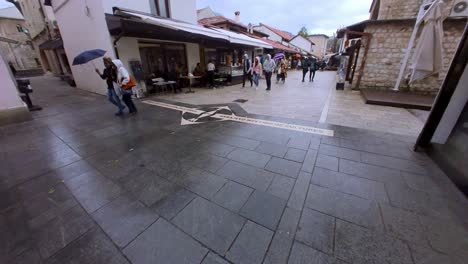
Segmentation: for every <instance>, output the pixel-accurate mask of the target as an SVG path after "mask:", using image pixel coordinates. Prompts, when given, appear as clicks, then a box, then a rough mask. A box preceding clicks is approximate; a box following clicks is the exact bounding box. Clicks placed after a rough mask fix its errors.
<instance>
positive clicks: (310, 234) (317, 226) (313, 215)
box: [296, 208, 335, 254]
mask: <svg viewBox="0 0 468 264" xmlns="http://www.w3.org/2000/svg"><path fill="white" fill-rule="evenodd" d="M334 232H335V218H333V217H331V216H328V215H325V214H322V213H320V212H317V211H313V210H310V209H307V208H305V209H304V210H303V211H302V217H301V220H300V222H299V226H298V228H297V232H296V240H298V241H300V242H302V243H304V244H306V245H308V246H310V247H313V248H315V249H317V250H320V251H322V252H325V253H329V254H332V253H333V240H334V237H335V234H334Z"/></svg>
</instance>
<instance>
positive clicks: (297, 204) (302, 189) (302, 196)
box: [288, 171, 312, 211]
mask: <svg viewBox="0 0 468 264" xmlns="http://www.w3.org/2000/svg"><path fill="white" fill-rule="evenodd" d="M311 178H312V175H311V174H310V173H307V172H303V171H301V172H300V173H299V177H297V180H296V184H295V185H294V188H293V190H292V192H291V195H290V197H289V200H288V207H291V208H294V209H296V210H299V211H301V210H302V208H303V207H304V202H305V200H306V197H307V190H308V189H309V183H310V179H311Z"/></svg>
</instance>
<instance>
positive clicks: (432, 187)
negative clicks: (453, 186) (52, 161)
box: [401, 172, 445, 195]
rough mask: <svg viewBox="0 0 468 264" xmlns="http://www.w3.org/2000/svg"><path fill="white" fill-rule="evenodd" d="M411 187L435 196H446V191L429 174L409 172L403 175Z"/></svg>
mask: <svg viewBox="0 0 468 264" xmlns="http://www.w3.org/2000/svg"><path fill="white" fill-rule="evenodd" d="M401 174H402V176H403V178H404V179H405V182H406V183H407V184H408V186H409V187H411V188H413V189H415V190H418V191H422V192H427V193H429V194H434V195H444V192H445V190H444V189H443V187H442V186H441V185H439V184H437V183H436V182H435V181H434V179H432V177H431V176H430V175H429V174H426V175H421V174H414V173H409V172H402V173H401Z"/></svg>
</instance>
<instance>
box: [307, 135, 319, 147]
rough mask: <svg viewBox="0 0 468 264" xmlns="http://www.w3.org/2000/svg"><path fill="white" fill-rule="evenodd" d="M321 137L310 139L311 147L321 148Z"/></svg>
mask: <svg viewBox="0 0 468 264" xmlns="http://www.w3.org/2000/svg"><path fill="white" fill-rule="evenodd" d="M320 142H321V140H320V137H313V138H311V139H310V145H309V149H313V150H318V149H319V148H320Z"/></svg>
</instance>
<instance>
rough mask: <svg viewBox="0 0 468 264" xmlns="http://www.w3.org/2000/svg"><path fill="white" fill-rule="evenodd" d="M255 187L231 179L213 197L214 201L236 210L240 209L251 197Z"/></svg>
mask: <svg viewBox="0 0 468 264" xmlns="http://www.w3.org/2000/svg"><path fill="white" fill-rule="evenodd" d="M252 192H253V189H252V188H249V187H247V186H244V185H241V184H238V183H236V182H233V181H229V182H228V183H226V184H225V185H224V187H223V188H221V190H219V191H218V193H216V195H215V196H214V197H213V199H212V200H213V202H215V203H217V204H219V205H221V206H222V207H225V208H228V209H230V210H232V211H234V212H237V211H239V210H240V209H241V208H242V206H243V205H244V204H245V202H246V201H247V199H249V197H250V194H252Z"/></svg>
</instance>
